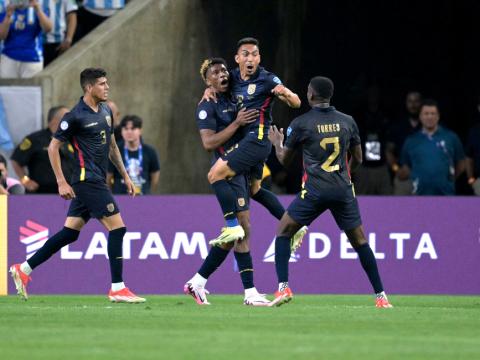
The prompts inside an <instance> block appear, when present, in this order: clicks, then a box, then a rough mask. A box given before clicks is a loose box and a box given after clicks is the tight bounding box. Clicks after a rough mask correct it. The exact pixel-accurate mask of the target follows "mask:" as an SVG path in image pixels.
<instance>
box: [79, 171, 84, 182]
mask: <svg viewBox="0 0 480 360" xmlns="http://www.w3.org/2000/svg"><path fill="white" fill-rule="evenodd" d="M80 181H85V168H81V169H80Z"/></svg>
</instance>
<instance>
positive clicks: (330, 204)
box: [287, 185, 362, 230]
mask: <svg viewBox="0 0 480 360" xmlns="http://www.w3.org/2000/svg"><path fill="white" fill-rule="evenodd" d="M325 210H330V212H331V213H332V215H333V218H334V219H335V222H336V223H337V225H338V227H339V228H340V229H341V230H351V229H354V228H356V227H358V226H360V225H362V219H361V217H360V209H359V208H358V202H357V199H356V198H355V194H354V190H353V185H345V187H343V186H340V187H336V188H334V189H331V188H329V189H328V190H327V189H326V190H325V191H323V192H322V194H319V193H318V192H317V191H309V190H308V189H307V188H304V189H303V190H302V191H301V192H300V193H298V195H297V197H296V198H295V200H293V201H292V203H291V204H290V206H289V207H288V209H287V213H288V215H290V217H291V218H292V219H293V220H295V221H296V222H297V223H299V224H300V225H310V224H311V223H312V222H313V220H315V219H316V218H317V217H319V216H320V215H321V214H322V213H323V212H324V211H325Z"/></svg>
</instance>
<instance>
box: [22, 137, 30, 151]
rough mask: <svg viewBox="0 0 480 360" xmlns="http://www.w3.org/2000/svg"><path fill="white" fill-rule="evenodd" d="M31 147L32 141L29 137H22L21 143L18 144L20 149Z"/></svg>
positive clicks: (24, 149)
mask: <svg viewBox="0 0 480 360" xmlns="http://www.w3.org/2000/svg"><path fill="white" fill-rule="evenodd" d="M31 147H32V142H31V141H30V139H29V138H25V139H23V141H22V143H21V144H20V150H22V151H26V150H28V149H30V148H31Z"/></svg>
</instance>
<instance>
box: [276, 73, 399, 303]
mask: <svg viewBox="0 0 480 360" xmlns="http://www.w3.org/2000/svg"><path fill="white" fill-rule="evenodd" d="M332 96H333V82H332V81H331V80H330V79H328V78H325V77H320V76H317V77H314V78H312V79H311V80H310V84H309V86H308V92H307V98H308V102H309V104H310V106H311V107H312V109H311V110H310V111H309V112H307V113H306V114H303V115H302V116H300V117H298V118H296V119H294V120H293V121H292V123H291V124H290V126H289V128H288V130H287V140H286V143H285V147H284V146H283V138H284V135H283V129H280V131H278V129H277V128H276V127H275V126H274V127H273V128H272V130H271V132H270V133H269V135H268V136H269V139H270V140H271V141H272V143H273V145H274V146H275V152H276V155H277V157H278V160H279V161H280V162H281V163H282V164H285V163H288V161H289V158H291V155H292V153H293V151H292V150H293V149H294V148H296V147H300V146H301V147H303V161H304V164H305V175H304V182H303V186H302V191H301V192H300V193H299V194H298V195H297V197H296V198H295V200H294V201H293V202H292V203H291V204H290V206H289V207H288V209H287V212H286V213H285V214H284V215H283V217H282V219H281V221H280V225H279V227H278V230H277V237H276V239H275V267H276V271H277V277H278V282H279V285H278V291H277V292H276V293H275V299H274V300H273V301H272V303H271V306H275V305H276V306H279V305H282V304H284V303H287V302H289V301H290V300H291V299H292V298H293V294H292V291H291V290H290V287H289V285H288V261H289V258H290V241H289V239H290V237H291V236H292V235H293V234H294V233H295V232H296V231H297V230H298V229H299V228H300V227H301V226H302V225H310V223H311V222H312V221H313V220H315V219H316V218H317V217H318V216H320V215H321V214H322V213H323V212H324V211H325V210H327V209H329V210H330V211H331V213H332V215H333V217H334V218H335V221H336V223H337V225H338V226H339V227H340V229H341V230H344V231H345V233H346V235H347V237H348V239H349V241H350V244H352V246H353V248H354V249H355V251H356V252H357V254H358V257H359V259H360V262H361V264H362V267H363V269H364V270H365V272H366V274H367V276H368V279H369V280H370V283H371V284H372V287H373V290H374V291H375V294H376V306H377V307H381V308H389V307H392V305H390V303H389V302H388V299H387V296H386V295H385V292H384V291H383V285H382V281H381V279H380V275H379V273H378V269H377V262H376V260H375V256H374V254H373V252H372V250H371V249H370V246H369V244H368V242H367V240H366V238H365V234H364V232H363V227H362V221H361V218H360V210H359V208H358V203H357V199H356V198H355V192H354V188H353V184H352V182H351V180H350V176H349V168H350V169H351V170H352V171H354V170H355V169H356V168H357V167H358V166H359V165H360V164H361V162H362V148H361V143H360V136H359V134H358V127H357V124H356V123H355V121H354V120H353V118H352V117H351V116H348V115H346V114H343V113H341V112H339V111H337V110H335V108H334V107H333V106H330V99H331V98H332ZM348 153H349V154H350V155H351V160H350V164H347V161H346V158H347V155H348Z"/></svg>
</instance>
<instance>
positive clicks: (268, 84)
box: [265, 73, 283, 93]
mask: <svg viewBox="0 0 480 360" xmlns="http://www.w3.org/2000/svg"><path fill="white" fill-rule="evenodd" d="M277 85H283V83H282V80H280V78H279V77H278V76H277V75H275V74H272V73H270V74H268V75H267V79H266V81H265V91H266V92H268V93H270V92H272V90H273V89H274V88H275V86H277Z"/></svg>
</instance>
